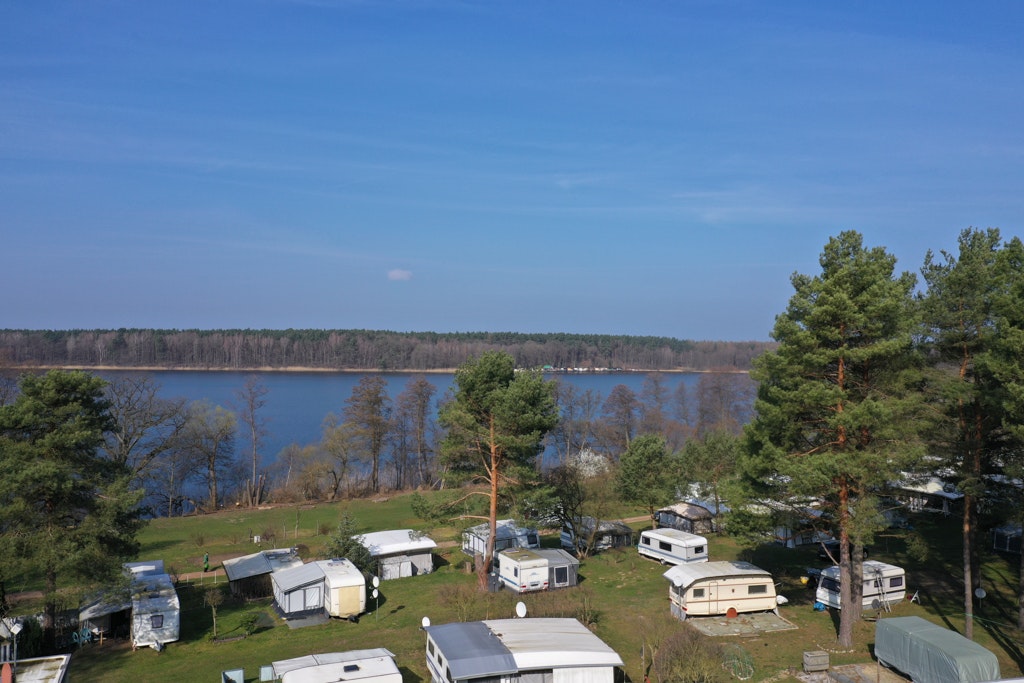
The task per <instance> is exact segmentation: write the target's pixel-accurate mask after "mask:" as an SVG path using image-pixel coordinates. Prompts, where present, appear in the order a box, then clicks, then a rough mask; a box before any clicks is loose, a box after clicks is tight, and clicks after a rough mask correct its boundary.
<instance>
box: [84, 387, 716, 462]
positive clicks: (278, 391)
mask: <svg viewBox="0 0 1024 683" xmlns="http://www.w3.org/2000/svg"><path fill="white" fill-rule="evenodd" d="M95 374H97V375H99V376H101V377H104V378H107V379H113V378H115V377H117V376H119V375H126V374H135V375H138V374H144V375H147V376H149V377H152V378H153V380H154V382H156V383H157V384H158V385H159V387H160V395H161V396H163V397H165V398H184V399H186V400H189V401H197V400H207V401H209V402H210V403H212V404H214V405H219V406H223V407H224V408H228V409H235V407H236V406H237V405H238V404H239V401H238V399H237V398H236V396H235V394H236V392H238V391H239V390H241V389H242V388H243V387H244V386H245V382H246V380H247V379H248V377H249V376H250V375H252V374H253V373H250V372H202V371H191V372H190V371H154V372H145V373H138V372H128V371H103V372H96V373H95ZM257 374H258V376H259V378H260V381H261V382H262V383H263V385H264V386H265V387H266V388H267V390H268V393H267V395H266V396H265V397H264V398H265V400H266V405H265V406H264V407H263V408H262V410H261V411H260V415H261V416H262V417H263V418H265V419H266V420H267V425H266V429H267V436H266V438H265V439H264V443H263V460H264V462H265V464H270V463H271V462H272V461H274V460H275V459H276V456H277V454H278V453H280V452H281V450H282V449H283V448H285V447H286V446H288V445H289V444H293V443H294V444H298V445H299V446H305V445H307V444H311V443H315V442H317V441H319V440H320V434H321V426H322V425H323V421H324V418H325V417H326V416H327V415H328V414H330V413H334V414H337V415H340V414H341V413H342V412H343V411H344V409H345V401H346V399H348V398H349V397H350V396H351V395H352V389H353V388H354V387H355V386H356V385H357V384H358V383H359V380H360V379H362V377H363V376H364V375H363V374H361V373H356V372H339V373H334V372H271V373H257ZM660 374H661V377H662V380H663V384H664V386H665V387H666V388H667V389H668V391H669V392H674V391H675V390H676V387H677V386H678V385H679V383H681V382H682V383H685V384H686V388H687V390H688V395H689V396H691V397H692V396H693V395H694V392H693V391H692V390H693V389H695V388H696V385H697V382H698V381H699V380H700V377H701V374H700V373H672V372H667V373H660ZM646 375H647V373H643V372H609V373H591V374H585V373H566V374H553V375H548V376H547V377H548V378H549V379H557V380H558V381H560V382H569V383H571V384H573V385H574V386H576V387H577V388H578V389H579V390H580V391H586V390H587V389H592V390H594V391H595V392H598V393H600V394H601V398H602V400H603V399H605V398H607V397H608V394H609V393H610V392H611V390H612V388H613V387H614V386H615V385H617V384H624V385H626V386H627V387H629V388H630V389H631V390H633V392H635V393H636V394H638V395H639V394H640V392H641V389H642V386H643V382H644V378H645V377H646ZM382 376H383V377H384V379H385V380H386V381H387V387H388V395H389V396H390V397H391V400H392V401H394V400H395V399H397V398H398V395H399V394H400V393H402V391H403V390H404V389H405V385H406V383H407V382H409V380H410V379H412V378H413V377H416V376H417V375H416V373H383V374H382ZM422 376H423V377H425V378H426V379H427V380H428V381H430V382H431V383H432V384H433V385H434V386H436V387H437V389H438V391H437V394H436V395H435V399H436V400H439V399H441V398H443V397H444V395H445V393H446V392H447V391H448V390H449V389H450V388H451V387H452V384H453V382H454V379H455V376H454V375H453V374H451V373H428V374H424V375H422ZM242 444H243V440H240V441H239V447H240V448H241V447H242Z"/></svg>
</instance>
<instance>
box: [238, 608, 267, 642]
mask: <svg viewBox="0 0 1024 683" xmlns="http://www.w3.org/2000/svg"><path fill="white" fill-rule="evenodd" d="M262 616H263V613H262V612H261V611H260V610H251V611H249V612H246V613H245V614H243V615H242V622H241V625H242V631H243V632H244V633H245V635H247V636H251V635H252V634H253V633H255V632H256V629H257V628H258V627H259V625H260V621H261V618H262Z"/></svg>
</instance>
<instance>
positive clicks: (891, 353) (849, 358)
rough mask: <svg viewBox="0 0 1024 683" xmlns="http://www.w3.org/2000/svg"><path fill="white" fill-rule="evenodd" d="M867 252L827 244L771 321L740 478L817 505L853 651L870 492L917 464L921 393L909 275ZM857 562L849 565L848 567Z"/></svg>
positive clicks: (757, 489)
mask: <svg viewBox="0 0 1024 683" xmlns="http://www.w3.org/2000/svg"><path fill="white" fill-rule="evenodd" d="M895 262H896V260H895V258H894V257H892V256H891V255H889V254H888V253H886V251H885V250H884V249H883V248H880V247H879V248H872V249H865V248H864V247H863V245H862V238H861V236H860V235H859V234H858V233H856V232H852V231H848V232H843V233H841V234H840V235H839V236H838V237H834V238H832V239H830V240H829V242H828V244H827V245H826V246H825V250H824V251H823V253H822V255H821V259H820V263H821V268H822V272H821V274H820V275H818V276H815V277H809V276H807V275H801V274H794V275H793V277H792V283H793V288H794V290H795V293H794V295H793V297H792V298H791V299H790V301H789V305H788V307H787V309H786V311H785V312H783V313H782V314H780V315H779V316H778V317H777V318H776V323H775V327H774V330H773V333H772V336H773V338H774V339H775V340H776V341H777V342H778V344H779V346H778V348H777V349H776V350H775V351H774V352H769V353H767V354H765V355H763V356H761V357H760V358H759V359H758V360H757V362H756V364H755V370H754V373H753V375H752V376H753V378H754V379H755V380H757V381H758V382H759V383H760V384H759V387H758V396H757V401H756V404H755V410H756V416H755V418H754V420H753V421H752V422H751V423H750V424H749V425H748V427H747V429H746V438H745V450H746V453H745V457H744V462H743V468H742V469H743V474H744V477H745V481H746V483H747V485H748V487H749V489H750V492H751V494H752V495H755V496H761V497H762V498H769V499H770V500H772V501H779V502H781V501H793V500H803V501H807V502H808V503H809V502H811V501H814V502H820V503H821V504H822V505H823V507H824V508H825V510H826V511H827V512H828V513H829V514H830V515H831V516H832V518H833V520H834V524H835V526H836V531H837V533H838V537H839V541H840V562H839V564H840V572H841V575H840V577H841V578H840V585H841V590H842V593H841V596H840V600H841V603H842V611H841V616H840V625H839V643H840V645H842V646H844V647H848V646H850V645H852V642H853V625H854V623H856V621H857V620H859V618H860V612H861V605H860V602H861V597H860V590H859V589H860V586H861V561H862V560H861V559H860V558H861V553H860V552H857V553H852V552H851V548H852V547H858V548H859V547H861V546H863V545H865V544H867V543H869V542H871V540H872V537H873V535H874V534H875V533H876V532H877V531H878V530H879V529H880V528H882V526H883V519H882V516H881V513H880V512H879V510H878V505H877V496H878V494H879V492H881V491H883V490H884V489H885V487H886V485H887V483H888V482H890V481H892V480H894V479H896V478H898V477H899V473H900V471H901V470H903V469H905V468H907V467H908V466H909V464H910V463H912V462H913V461H914V460H915V458H917V457H919V456H920V449H919V448H917V447H916V446H915V438H914V434H913V433H912V432H911V425H913V421H912V420H911V419H910V417H911V416H912V415H913V414H914V413H915V411H916V407H917V401H916V400H915V396H916V394H915V393H914V392H910V391H907V382H908V380H909V379H910V378H909V377H908V375H911V374H913V373H912V371H913V369H914V368H915V364H916V361H915V355H914V352H913V347H912V344H911V342H912V331H913V329H914V327H913V325H914V306H913V303H914V302H913V289H914V285H915V277H914V275H913V274H911V273H903V274H901V275H895V273H894V268H895ZM855 558H856V559H855Z"/></svg>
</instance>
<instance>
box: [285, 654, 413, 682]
mask: <svg viewBox="0 0 1024 683" xmlns="http://www.w3.org/2000/svg"><path fill="white" fill-rule="evenodd" d="M270 666H271V670H272V672H273V676H274V679H273V680H275V681H280V682H281V683H336V682H338V681H373V682H374V683H402V674H401V672H400V671H399V670H398V666H397V665H396V664H395V655H394V654H392V653H391V652H390V651H388V650H386V649H384V648H382V647H379V648H374V649H369V650H350V651H348V652H327V653H324V654H316V655H306V656H305V657H295V658H293V659H283V660H281V661H277V662H273V663H272V664H271V665H270Z"/></svg>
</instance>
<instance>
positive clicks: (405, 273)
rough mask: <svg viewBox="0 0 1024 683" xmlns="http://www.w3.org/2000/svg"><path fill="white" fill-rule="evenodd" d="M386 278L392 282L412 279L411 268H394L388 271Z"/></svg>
mask: <svg viewBox="0 0 1024 683" xmlns="http://www.w3.org/2000/svg"><path fill="white" fill-rule="evenodd" d="M388 279H389V280H391V281H393V282H402V281H405V280H411V279H412V271H411V270H402V269H401V268H395V269H394V270H389V271H388Z"/></svg>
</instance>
